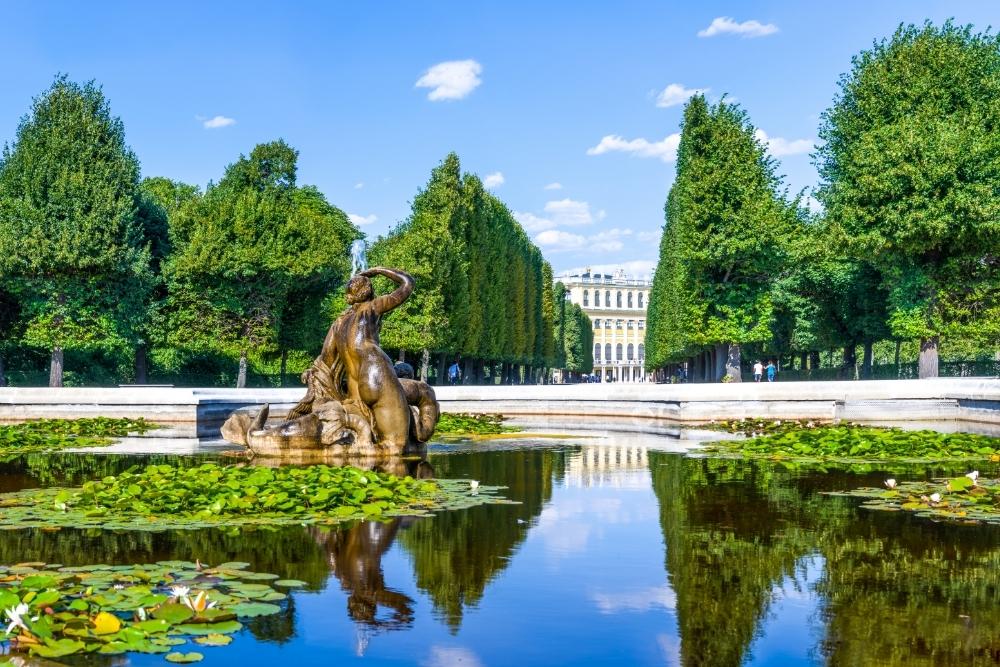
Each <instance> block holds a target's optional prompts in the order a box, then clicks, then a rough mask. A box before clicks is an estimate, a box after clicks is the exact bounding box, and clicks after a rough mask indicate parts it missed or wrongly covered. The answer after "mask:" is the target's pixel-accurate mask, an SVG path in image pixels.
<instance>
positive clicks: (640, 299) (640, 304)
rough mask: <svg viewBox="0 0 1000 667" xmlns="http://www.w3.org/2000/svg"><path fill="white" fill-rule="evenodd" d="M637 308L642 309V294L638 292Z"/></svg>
mask: <svg viewBox="0 0 1000 667" xmlns="http://www.w3.org/2000/svg"><path fill="white" fill-rule="evenodd" d="M639 307H640V308H642V292H639Z"/></svg>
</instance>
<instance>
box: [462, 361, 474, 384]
mask: <svg viewBox="0 0 1000 667" xmlns="http://www.w3.org/2000/svg"><path fill="white" fill-rule="evenodd" d="M473 365H474V364H473V359H472V357H466V358H465V361H464V362H462V384H475V381H474V380H475V371H473V370H472V369H473Z"/></svg>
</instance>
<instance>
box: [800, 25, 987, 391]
mask: <svg viewBox="0 0 1000 667" xmlns="http://www.w3.org/2000/svg"><path fill="white" fill-rule="evenodd" d="M998 97H1000V40H998V37H997V36H996V35H992V34H990V33H988V32H987V33H979V34H974V33H973V32H972V28H971V27H969V26H967V27H957V26H955V25H953V24H952V23H951V22H947V23H945V24H944V25H943V26H941V27H935V26H933V25H931V24H930V23H926V24H924V25H923V26H922V27H916V26H913V25H910V26H905V27H904V26H900V27H899V28H898V29H897V30H896V32H895V33H894V34H893V36H892V38H890V39H887V40H882V41H881V42H877V43H875V44H874V45H873V46H872V48H871V49H870V50H867V51H863V52H861V53H860V54H859V55H857V56H855V57H854V58H853V59H852V68H851V71H850V72H849V73H848V74H846V75H845V76H843V77H842V78H841V80H840V91H839V93H838V95H837V97H836V99H835V100H834V103H833V105H832V107H831V108H830V109H828V110H827V111H826V112H825V113H824V114H823V116H822V123H821V127H820V138H821V139H822V140H823V144H822V145H821V146H820V147H819V149H818V150H817V153H816V165H817V167H818V169H819V173H820V177H821V180H822V182H821V186H820V189H819V192H818V198H819V199H820V201H822V202H823V204H824V206H825V208H826V211H827V214H828V215H829V216H830V217H831V218H832V219H834V220H835V221H836V222H837V224H839V225H840V226H841V227H842V228H843V229H844V231H845V232H846V234H847V238H848V240H849V242H850V244H851V246H850V247H851V250H852V253H853V254H854V256H855V257H858V258H868V259H871V260H873V261H874V262H875V263H876V264H877V265H878V267H879V269H880V271H881V273H882V282H883V284H884V285H885V287H886V288H887V290H888V294H889V297H888V300H889V325H890V327H891V330H892V334H893V335H895V336H897V337H899V338H904V339H920V341H921V343H920V349H921V352H920V377H933V376H936V375H937V372H938V369H937V366H938V343H939V341H940V339H941V338H942V337H947V336H955V335H960V336H963V337H967V338H973V339H977V340H981V341H984V342H985V341H990V342H994V343H995V341H996V340H997V339H998V337H1000V305H998V304H1000V298H998V297H1000V254H998V252H997V251H998V239H1000V196H998V188H1000V132H998V128H1000V105H997V103H996V100H997V99H998Z"/></svg>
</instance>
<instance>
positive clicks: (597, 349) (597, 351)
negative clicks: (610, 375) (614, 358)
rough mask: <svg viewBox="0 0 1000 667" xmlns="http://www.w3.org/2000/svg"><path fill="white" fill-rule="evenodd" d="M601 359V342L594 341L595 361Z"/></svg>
mask: <svg viewBox="0 0 1000 667" xmlns="http://www.w3.org/2000/svg"><path fill="white" fill-rule="evenodd" d="M600 360H601V344H600V343H594V361H600Z"/></svg>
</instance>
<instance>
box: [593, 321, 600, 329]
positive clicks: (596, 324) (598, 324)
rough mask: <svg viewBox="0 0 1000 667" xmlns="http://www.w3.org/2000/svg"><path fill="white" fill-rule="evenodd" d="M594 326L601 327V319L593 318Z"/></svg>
mask: <svg viewBox="0 0 1000 667" xmlns="http://www.w3.org/2000/svg"><path fill="white" fill-rule="evenodd" d="M594 328H595V329H600V328H601V321H600V320H594Z"/></svg>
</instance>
